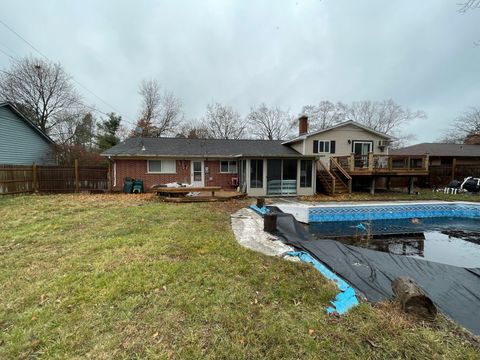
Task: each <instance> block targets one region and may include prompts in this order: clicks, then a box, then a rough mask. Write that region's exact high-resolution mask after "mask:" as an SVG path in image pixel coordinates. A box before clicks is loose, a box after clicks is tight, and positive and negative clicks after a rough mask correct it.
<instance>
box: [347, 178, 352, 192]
mask: <svg viewBox="0 0 480 360" xmlns="http://www.w3.org/2000/svg"><path fill="white" fill-rule="evenodd" d="M348 193H349V194H351V193H352V179H351V178H350V179H348Z"/></svg>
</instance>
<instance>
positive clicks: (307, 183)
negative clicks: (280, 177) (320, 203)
mask: <svg viewBox="0 0 480 360" xmlns="http://www.w3.org/2000/svg"><path fill="white" fill-rule="evenodd" d="M300 187H304V188H309V187H312V160H301V161H300Z"/></svg>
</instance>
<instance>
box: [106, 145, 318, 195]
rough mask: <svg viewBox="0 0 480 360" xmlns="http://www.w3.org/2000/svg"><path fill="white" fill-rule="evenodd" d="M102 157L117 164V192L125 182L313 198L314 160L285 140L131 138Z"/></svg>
mask: <svg viewBox="0 0 480 360" xmlns="http://www.w3.org/2000/svg"><path fill="white" fill-rule="evenodd" d="M102 156H106V157H108V158H109V159H110V160H111V161H112V163H113V164H112V166H111V168H112V182H113V184H112V187H113V189H117V190H118V189H121V188H122V186H123V179H124V178H125V177H132V178H140V179H143V181H144V184H145V187H146V188H150V187H151V186H152V185H156V184H165V183H170V182H180V183H188V184H194V185H195V186H199V187H203V186H221V187H222V188H223V189H236V188H237V187H239V188H240V190H241V191H242V192H245V193H247V194H249V195H250V196H267V195H268V196H270V195H312V194H314V193H315V180H314V179H315V166H314V156H304V155H302V154H300V153H298V152H297V151H295V150H294V149H292V148H290V147H289V146H285V145H282V141H274V140H225V139H185V138H162V137H160V138H130V139H127V140H125V141H124V142H122V143H120V144H118V145H116V146H114V147H112V148H111V149H108V150H107V151H105V152H104V153H102Z"/></svg>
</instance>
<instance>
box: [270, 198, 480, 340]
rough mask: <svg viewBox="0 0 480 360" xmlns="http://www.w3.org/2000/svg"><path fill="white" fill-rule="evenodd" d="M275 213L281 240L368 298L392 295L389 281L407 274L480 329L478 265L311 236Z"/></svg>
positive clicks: (290, 219)
mask: <svg viewBox="0 0 480 360" xmlns="http://www.w3.org/2000/svg"><path fill="white" fill-rule="evenodd" d="M270 209H271V210H272V211H274V212H277V213H278V217H277V231H278V234H279V235H281V236H282V237H283V239H284V241H285V243H287V244H289V245H292V246H294V247H295V248H297V249H299V250H302V251H305V252H308V253H310V254H311V255H312V256H314V257H315V258H316V259H317V260H319V261H321V262H322V263H324V264H325V265H327V266H328V267H329V268H330V269H332V270H333V271H334V272H335V273H337V274H338V275H339V276H341V277H342V278H343V279H345V280H346V281H347V282H349V283H350V285H352V286H353V287H354V288H355V289H356V290H357V291H358V292H359V293H360V294H362V295H363V296H364V297H366V298H367V300H369V301H373V302H377V301H381V300H384V299H389V298H391V297H392V296H393V292H392V288H391V283H392V281H393V280H394V279H395V278H396V277H398V276H408V277H410V278H412V279H414V280H415V281H416V282H417V284H418V285H419V286H420V287H421V288H422V289H423V290H424V291H425V293H426V294H427V295H428V296H429V297H430V298H431V299H432V301H433V302H434V303H435V305H436V306H437V307H438V309H439V310H441V311H442V312H443V313H445V314H446V315H448V316H449V317H450V318H452V319H454V320H455V321H457V322H458V323H459V324H461V325H463V326H464V327H465V328H467V329H468V330H470V331H471V332H472V333H474V334H476V335H479V334H480V268H470V269H469V268H461V267H457V266H451V265H445V264H440V263H435V262H431V261H426V260H422V259H416V258H412V257H407V256H402V255H393V254H389V253H384V252H379V251H375V250H370V249H364V248H360V247H357V246H351V245H344V244H342V243H340V242H338V241H334V240H312V239H310V235H309V233H308V232H307V231H306V230H305V229H304V228H303V227H302V225H301V224H300V223H298V222H297V221H296V220H295V218H294V217H293V216H292V215H290V214H283V213H281V212H280V211H279V210H278V209H276V208H273V207H272V208H270Z"/></svg>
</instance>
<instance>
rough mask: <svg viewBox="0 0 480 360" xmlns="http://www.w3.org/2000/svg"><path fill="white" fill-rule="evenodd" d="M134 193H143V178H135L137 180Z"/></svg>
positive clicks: (134, 183)
mask: <svg viewBox="0 0 480 360" xmlns="http://www.w3.org/2000/svg"><path fill="white" fill-rule="evenodd" d="M133 193H134V194H141V193H143V180H142V179H135V181H134V182H133Z"/></svg>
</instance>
